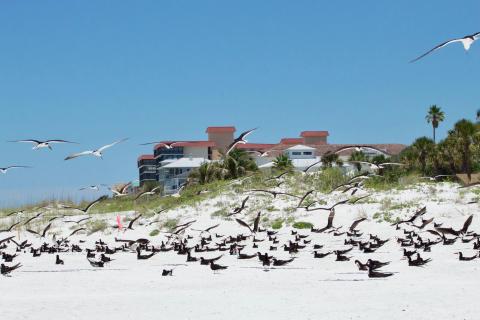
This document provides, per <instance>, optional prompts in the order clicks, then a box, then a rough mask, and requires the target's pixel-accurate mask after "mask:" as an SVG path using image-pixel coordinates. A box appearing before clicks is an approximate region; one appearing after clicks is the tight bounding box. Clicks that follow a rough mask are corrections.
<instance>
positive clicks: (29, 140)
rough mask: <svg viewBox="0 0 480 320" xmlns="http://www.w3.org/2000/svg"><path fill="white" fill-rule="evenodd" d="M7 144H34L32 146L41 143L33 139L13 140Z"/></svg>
mask: <svg viewBox="0 0 480 320" xmlns="http://www.w3.org/2000/svg"><path fill="white" fill-rule="evenodd" d="M9 142H27V143H34V144H40V143H42V141H39V140H35V139H25V140H14V141H9Z"/></svg>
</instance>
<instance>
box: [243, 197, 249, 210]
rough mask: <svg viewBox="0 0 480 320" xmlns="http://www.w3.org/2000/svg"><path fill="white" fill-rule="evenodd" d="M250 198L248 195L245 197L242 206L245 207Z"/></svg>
mask: <svg viewBox="0 0 480 320" xmlns="http://www.w3.org/2000/svg"><path fill="white" fill-rule="evenodd" d="M249 198H250V197H248V196H247V197H246V198H245V199H243V201H242V208H245V205H246V204H247V201H248V199H249Z"/></svg>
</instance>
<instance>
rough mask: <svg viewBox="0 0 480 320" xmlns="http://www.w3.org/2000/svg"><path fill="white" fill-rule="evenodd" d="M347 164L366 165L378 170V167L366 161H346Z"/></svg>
mask: <svg viewBox="0 0 480 320" xmlns="http://www.w3.org/2000/svg"><path fill="white" fill-rule="evenodd" d="M346 162H348V163H359V164H366V165H369V166H370V167H374V168H378V166H377V165H376V164H375V163H371V162H368V161H346Z"/></svg>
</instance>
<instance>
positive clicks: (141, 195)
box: [133, 187, 160, 201]
mask: <svg viewBox="0 0 480 320" xmlns="http://www.w3.org/2000/svg"><path fill="white" fill-rule="evenodd" d="M158 190H160V187H156V188H153V189H152V190H150V191H145V192H140V193H139V194H138V195H137V196H136V197H135V199H133V200H134V201H135V200H138V199H139V198H141V197H143V196H153V195H155V194H157V191H158Z"/></svg>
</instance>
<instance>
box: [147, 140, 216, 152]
mask: <svg viewBox="0 0 480 320" xmlns="http://www.w3.org/2000/svg"><path fill="white" fill-rule="evenodd" d="M172 142H173V141H162V142H160V143H159V144H157V145H155V147H154V149H155V150H157V149H160V148H163V147H165V145H164V144H163V143H172ZM174 147H198V148H202V147H203V148H208V147H215V142H214V141H181V142H177V143H176V144H175V146H174Z"/></svg>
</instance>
